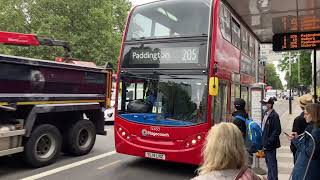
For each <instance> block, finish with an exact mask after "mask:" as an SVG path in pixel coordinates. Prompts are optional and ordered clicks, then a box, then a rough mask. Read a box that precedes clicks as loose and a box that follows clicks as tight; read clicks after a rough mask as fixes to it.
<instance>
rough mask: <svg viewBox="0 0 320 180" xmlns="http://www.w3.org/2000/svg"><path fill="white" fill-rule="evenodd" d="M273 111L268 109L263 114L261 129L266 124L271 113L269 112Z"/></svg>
mask: <svg viewBox="0 0 320 180" xmlns="http://www.w3.org/2000/svg"><path fill="white" fill-rule="evenodd" d="M272 111H273V109H270V110H269V111H267V113H266V114H265V115H264V116H263V121H262V126H261V128H262V131H263V130H264V127H265V125H266V122H267V120H268V117H269V115H270V114H271V112H272Z"/></svg>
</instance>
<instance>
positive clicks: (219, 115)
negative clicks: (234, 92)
mask: <svg viewBox="0 0 320 180" xmlns="http://www.w3.org/2000/svg"><path fill="white" fill-rule="evenodd" d="M228 89H229V88H228V83H227V81H223V80H220V81H219V92H218V95H217V96H215V97H213V98H212V100H211V121H212V125H214V124H217V123H220V122H226V121H227V116H228Z"/></svg>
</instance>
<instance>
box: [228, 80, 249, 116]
mask: <svg viewBox="0 0 320 180" xmlns="http://www.w3.org/2000/svg"><path fill="white" fill-rule="evenodd" d="M236 98H240V85H239V84H234V83H232V84H231V96H230V112H231V113H232V112H234V111H235V109H234V105H233V104H234V101H235V99H236ZM245 101H246V100H245ZM246 102H247V101H246Z"/></svg>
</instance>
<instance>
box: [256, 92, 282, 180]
mask: <svg viewBox="0 0 320 180" xmlns="http://www.w3.org/2000/svg"><path fill="white" fill-rule="evenodd" d="M261 103H262V105H263V106H265V107H266V108H265V109H266V112H265V114H264V117H263V120H262V123H261V125H262V127H261V128H262V145H263V151H264V152H265V155H266V156H265V160H266V164H267V167H268V180H278V162H277V148H279V147H280V138H279V136H280V134H281V124H280V119H279V115H278V113H277V112H276V111H275V110H274V109H273V104H274V102H273V100H272V99H270V98H265V99H263V100H262V101H261Z"/></svg>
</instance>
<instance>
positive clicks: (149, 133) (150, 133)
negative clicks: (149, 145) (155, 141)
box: [141, 129, 170, 137]
mask: <svg viewBox="0 0 320 180" xmlns="http://www.w3.org/2000/svg"><path fill="white" fill-rule="evenodd" d="M141 133H142V136H153V137H156V136H158V137H170V135H169V133H158V132H152V131H148V130H145V129H142V131H141Z"/></svg>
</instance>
